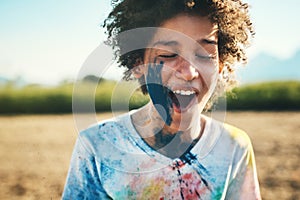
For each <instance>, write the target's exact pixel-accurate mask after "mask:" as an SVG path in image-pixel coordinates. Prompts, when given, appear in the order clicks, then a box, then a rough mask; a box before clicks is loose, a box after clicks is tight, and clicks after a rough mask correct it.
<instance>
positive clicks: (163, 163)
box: [62, 111, 260, 200]
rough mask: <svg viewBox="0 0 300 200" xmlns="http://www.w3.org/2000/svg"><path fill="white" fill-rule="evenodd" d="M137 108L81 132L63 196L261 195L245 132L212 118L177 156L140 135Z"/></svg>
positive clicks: (238, 196)
mask: <svg viewBox="0 0 300 200" xmlns="http://www.w3.org/2000/svg"><path fill="white" fill-rule="evenodd" d="M133 112H135V111H133ZM131 113H132V112H130V113H127V114H124V115H121V116H119V117H116V118H113V119H110V120H107V121H104V122H101V123H99V124H97V125H94V126H92V127H90V128H88V129H86V130H84V131H82V132H81V133H80V134H79V137H78V139H77V141H76V144H75V148H74V151H73V155H72V159H71V164H70V168H69V173H68V177H67V181H66V185H65V189H64V192H63V197H62V199H120V200H123V199H150V200H155V199H158V200H162V199H164V200H166V199H229V200H235V199H243V200H247V199H251V200H252V199H260V192H259V185H258V180H257V174H256V166H255V160H254V155H253V149H252V145H251V142H250V139H249V137H248V136H247V134H246V133H245V132H243V131H241V130H240V129H237V128H235V127H233V126H230V125H227V124H223V123H220V122H217V121H215V120H212V119H210V118H208V117H206V125H205V128H204V131H203V134H202V136H201V138H200V140H199V141H198V142H197V143H196V144H195V146H194V147H193V148H192V149H191V150H190V151H189V152H187V153H185V154H184V155H183V156H181V157H180V158H176V159H171V158H169V157H166V156H164V155H163V154H160V153H159V152H157V151H155V150H154V149H153V148H151V147H150V146H149V145H148V144H147V143H146V142H145V141H144V140H143V139H142V138H141V137H140V135H139V134H138V133H137V131H136V129H135V128H134V126H133V124H132V121H131V117H130V114H131Z"/></svg>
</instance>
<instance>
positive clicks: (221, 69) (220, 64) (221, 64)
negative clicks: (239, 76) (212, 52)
mask: <svg viewBox="0 0 300 200" xmlns="http://www.w3.org/2000/svg"><path fill="white" fill-rule="evenodd" d="M223 68H224V64H223V63H222V62H219V74H221V73H222V71H223Z"/></svg>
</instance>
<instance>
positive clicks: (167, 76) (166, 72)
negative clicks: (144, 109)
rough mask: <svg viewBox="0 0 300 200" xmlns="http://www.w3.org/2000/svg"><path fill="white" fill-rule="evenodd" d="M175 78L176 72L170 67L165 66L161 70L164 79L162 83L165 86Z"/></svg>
mask: <svg viewBox="0 0 300 200" xmlns="http://www.w3.org/2000/svg"><path fill="white" fill-rule="evenodd" d="M174 77H175V70H174V69H172V68H170V67H167V66H164V67H163V68H162V70H161V79H162V83H163V84H164V85H167V83H168V82H169V81H170V80H171V79H172V78H174Z"/></svg>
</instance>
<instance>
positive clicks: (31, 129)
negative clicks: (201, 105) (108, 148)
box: [0, 112, 300, 200]
mask: <svg viewBox="0 0 300 200" xmlns="http://www.w3.org/2000/svg"><path fill="white" fill-rule="evenodd" d="M108 117H110V114H101V115H99V116H98V120H101V119H104V118H108ZM226 121H227V122H228V123H231V124H234V125H236V126H238V127H240V128H242V129H244V130H245V131H246V132H248V134H249V136H250V137H251V139H252V143H253V146H254V151H255V155H256V162H257V170H258V175H259V180H260V185H261V193H262V196H263V199H271V200H273V199H281V200H282V199H289V200H296V199H300V112H280V113H278V112H229V113H227V115H226ZM76 134H77V130H76V126H75V123H74V120H73V116H72V115H24V116H20V115H19V116H0V163H1V164H0V199H16V200H18V199H22V200H23V199H24V200H25V199H26V200H27V199H60V197H61V193H62V191H63V187H64V182H65V178H66V175H67V170H68V167H69V161H70V157H71V152H72V149H73V145H74V142H75V139H76V136H77V135H76Z"/></svg>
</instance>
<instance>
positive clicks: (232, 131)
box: [223, 123, 251, 147]
mask: <svg viewBox="0 0 300 200" xmlns="http://www.w3.org/2000/svg"><path fill="white" fill-rule="evenodd" d="M223 127H224V130H225V132H226V133H227V134H228V136H229V137H230V139H231V140H233V141H235V142H236V143H237V144H238V145H239V146H241V147H248V146H249V145H250V144H251V140H250V138H249V136H248V134H247V133H246V132H245V131H243V130H241V129H239V128H237V127H235V126H232V125H230V124H226V123H224V124H223Z"/></svg>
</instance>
